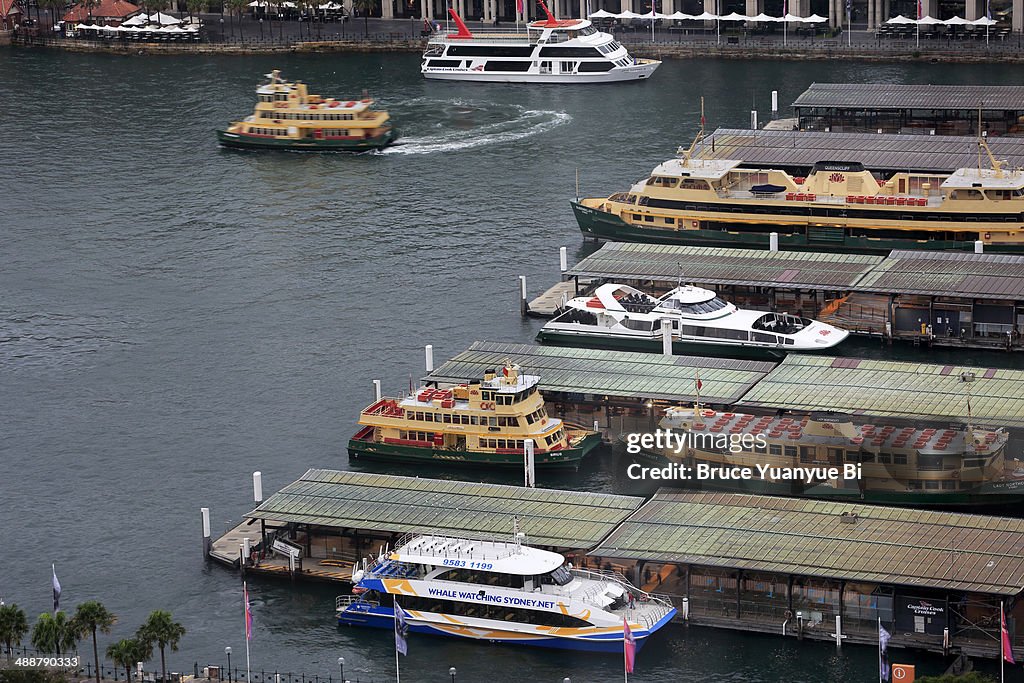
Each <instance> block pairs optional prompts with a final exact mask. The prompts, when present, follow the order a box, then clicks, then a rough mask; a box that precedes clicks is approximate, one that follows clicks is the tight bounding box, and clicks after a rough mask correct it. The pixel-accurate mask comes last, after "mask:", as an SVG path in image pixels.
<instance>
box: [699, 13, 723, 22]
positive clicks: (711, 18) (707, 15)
mask: <svg viewBox="0 0 1024 683" xmlns="http://www.w3.org/2000/svg"><path fill="white" fill-rule="evenodd" d="M694 19H696V20H697V21H714V20H715V19H718V15H717V14H712V13H711V12H707V11H705V12H702V13H701V14H698V15H697V16H695V17H694Z"/></svg>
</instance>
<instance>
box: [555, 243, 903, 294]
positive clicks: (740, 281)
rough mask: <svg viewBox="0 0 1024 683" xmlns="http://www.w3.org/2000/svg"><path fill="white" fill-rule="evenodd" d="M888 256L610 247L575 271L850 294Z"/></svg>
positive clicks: (572, 270)
mask: <svg viewBox="0 0 1024 683" xmlns="http://www.w3.org/2000/svg"><path fill="white" fill-rule="evenodd" d="M883 259H884V257H883V256H869V255H865V254H836V253H825V252H806V251H768V250H763V251H758V250H751V249H730V248H726V247H687V246H678V245H670V244H633V243H628V242H609V243H608V244H605V245H604V246H603V247H601V249H599V250H598V251H596V252H595V253H593V254H591V255H590V256H587V257H586V258H584V259H583V260H582V261H580V262H579V263H577V264H576V265H575V266H573V267H572V268H570V269H569V271H568V273H569V275H579V276H587V277H601V278H605V279H608V280H615V279H623V280H662V281H675V280H676V279H678V278H680V277H682V279H683V280H684V281H685V282H693V283H698V284H716V285H719V284H728V285H747V286H757V287H795V288H800V289H849V288H850V287H852V286H853V284H854V283H855V282H857V280H859V279H860V278H861V276H862V275H864V274H865V273H867V272H868V271H869V270H870V269H871V268H872V267H873V266H875V265H876V264H878V263H880V262H881V261H882V260H883Z"/></svg>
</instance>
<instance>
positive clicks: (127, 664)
mask: <svg viewBox="0 0 1024 683" xmlns="http://www.w3.org/2000/svg"><path fill="white" fill-rule="evenodd" d="M152 656H153V649H152V648H151V647H149V646H147V645H146V644H145V643H143V642H141V641H139V640H138V639H137V638H122V639H121V640H119V641H117V642H116V643H114V644H113V645H108V646H107V657H109V658H110V661H112V662H114V664H116V665H117V666H123V667H124V679H125V680H126V681H130V680H131V679H132V667H133V666H135V662H146V661H149V658H150V657H152Z"/></svg>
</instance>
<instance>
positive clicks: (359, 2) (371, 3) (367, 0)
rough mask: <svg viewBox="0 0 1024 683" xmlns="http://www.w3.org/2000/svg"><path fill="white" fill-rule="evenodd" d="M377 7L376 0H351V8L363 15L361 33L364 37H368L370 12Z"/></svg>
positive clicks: (386, 0) (383, 0)
mask: <svg viewBox="0 0 1024 683" xmlns="http://www.w3.org/2000/svg"><path fill="white" fill-rule="evenodd" d="M381 1H382V2H388V0H381ZM376 6H377V0H352V7H354V8H355V9H357V10H359V13H360V14H362V15H363V33H365V34H366V37H367V38H369V37H370V10H372V9H374V8H375V7H376Z"/></svg>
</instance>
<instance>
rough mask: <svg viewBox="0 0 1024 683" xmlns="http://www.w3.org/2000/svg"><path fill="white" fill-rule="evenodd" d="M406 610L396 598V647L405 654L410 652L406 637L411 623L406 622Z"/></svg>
mask: <svg viewBox="0 0 1024 683" xmlns="http://www.w3.org/2000/svg"><path fill="white" fill-rule="evenodd" d="M406 616H407V615H406V613H405V610H404V609H402V608H401V607H400V606H399V604H398V600H395V649H396V650H398V651H399V652H400V653H402V654H403V655H408V654H409V643H408V642H406V640H405V638H406V636H408V635H409V625H408V624H406V623H405V618H406Z"/></svg>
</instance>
